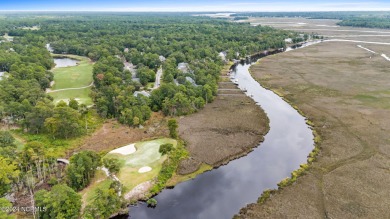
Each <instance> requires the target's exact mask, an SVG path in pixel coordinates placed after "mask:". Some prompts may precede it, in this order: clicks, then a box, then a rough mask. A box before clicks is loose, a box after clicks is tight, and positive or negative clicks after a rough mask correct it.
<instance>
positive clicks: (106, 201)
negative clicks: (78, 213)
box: [83, 181, 122, 219]
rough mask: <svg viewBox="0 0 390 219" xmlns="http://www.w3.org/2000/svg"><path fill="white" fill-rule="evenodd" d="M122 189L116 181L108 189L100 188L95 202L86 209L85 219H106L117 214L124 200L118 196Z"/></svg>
mask: <svg viewBox="0 0 390 219" xmlns="http://www.w3.org/2000/svg"><path fill="white" fill-rule="evenodd" d="M121 189H122V188H121V186H120V185H119V186H118V182H116V181H113V182H112V183H111V184H110V187H109V188H108V189H100V188H98V189H97V190H96V196H95V197H94V199H93V201H92V202H91V203H90V204H89V205H88V206H87V207H86V209H85V213H84V215H83V218H87V219H104V218H109V217H110V216H111V215H112V214H113V213H114V212H117V211H118V209H119V208H120V207H121V203H122V199H121V197H120V196H119V195H118V193H120V191H121Z"/></svg>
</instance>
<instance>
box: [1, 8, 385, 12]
mask: <svg viewBox="0 0 390 219" xmlns="http://www.w3.org/2000/svg"><path fill="white" fill-rule="evenodd" d="M0 12H140V13H145V12H159V13H167V12H178V13H180V12H187V13H193V12H197V13H202V12H204V13H206V12H207V13H211V12H212V13H241V12H247V13H253V12H255V13H256V12H298V13H300V12H390V9H383V10H343V9H341V10H308V11H304V10H302V11H300V10H299V11H298V10H295V11H285V10H280V11H279V10H275V11H273V10H264V11H260V10H259V11H251V10H239V11H213V10H210V11H207V10H206V11H204V10H203V11H202V10H194V11H184V10H166V11H158V10H156V11H155V10H150V11H147V10H145V11H144V10H1V9H0Z"/></svg>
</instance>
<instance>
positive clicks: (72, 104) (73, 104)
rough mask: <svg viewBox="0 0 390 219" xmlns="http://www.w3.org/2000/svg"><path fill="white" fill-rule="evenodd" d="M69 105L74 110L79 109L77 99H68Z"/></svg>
mask: <svg viewBox="0 0 390 219" xmlns="http://www.w3.org/2000/svg"><path fill="white" fill-rule="evenodd" d="M69 107H70V108H72V109H74V110H78V109H79V102H77V100H75V99H74V98H72V99H70V101H69Z"/></svg>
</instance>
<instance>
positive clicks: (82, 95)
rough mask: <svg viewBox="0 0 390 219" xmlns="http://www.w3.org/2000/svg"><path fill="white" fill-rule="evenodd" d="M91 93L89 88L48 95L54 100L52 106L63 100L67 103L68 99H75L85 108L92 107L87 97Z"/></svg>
mask: <svg viewBox="0 0 390 219" xmlns="http://www.w3.org/2000/svg"><path fill="white" fill-rule="evenodd" d="M90 93H91V88H90V87H88V88H84V89H79V90H65V91H59V92H53V93H50V96H52V97H53V98H54V101H53V102H54V104H57V103H58V102H59V101H61V100H63V101H65V102H68V101H69V99H70V98H75V99H76V100H77V101H78V102H79V103H83V104H85V105H87V106H89V105H92V104H93V101H92V99H91V97H90V96H89V95H90Z"/></svg>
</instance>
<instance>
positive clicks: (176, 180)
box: [167, 163, 213, 186]
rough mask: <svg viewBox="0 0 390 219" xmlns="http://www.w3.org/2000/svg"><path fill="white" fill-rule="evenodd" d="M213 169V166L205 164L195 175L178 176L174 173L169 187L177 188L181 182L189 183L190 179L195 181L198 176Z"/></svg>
mask: <svg viewBox="0 0 390 219" xmlns="http://www.w3.org/2000/svg"><path fill="white" fill-rule="evenodd" d="M212 169H213V167H212V166H210V165H208V164H205V163H202V164H201V165H200V167H199V169H198V170H197V171H195V172H193V173H190V174H186V175H178V174H176V173H174V174H173V177H172V178H171V179H170V180H169V181H168V182H167V186H175V185H176V184H178V183H181V182H184V181H187V180H190V179H194V178H195V177H196V176H197V175H199V174H202V173H204V172H206V171H209V170H212Z"/></svg>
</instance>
